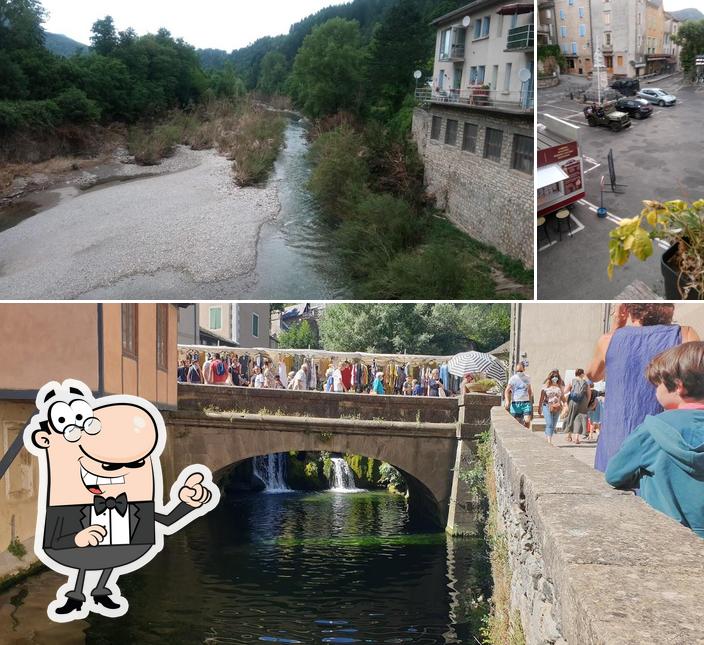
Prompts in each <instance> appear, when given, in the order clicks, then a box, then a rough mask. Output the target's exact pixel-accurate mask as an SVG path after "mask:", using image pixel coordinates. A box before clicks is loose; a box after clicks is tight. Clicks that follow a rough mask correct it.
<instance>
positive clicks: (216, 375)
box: [210, 353, 227, 385]
mask: <svg viewBox="0 0 704 645" xmlns="http://www.w3.org/2000/svg"><path fill="white" fill-rule="evenodd" d="M210 374H211V376H212V379H213V383H214V384H215V385H224V384H225V381H227V369H226V368H225V363H223V362H222V359H221V358H220V354H217V353H216V354H215V358H214V359H213V362H212V363H211V364H210Z"/></svg>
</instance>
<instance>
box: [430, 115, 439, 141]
mask: <svg viewBox="0 0 704 645" xmlns="http://www.w3.org/2000/svg"><path fill="white" fill-rule="evenodd" d="M441 129H442V119H441V118H440V117H439V116H434V117H433V124H432V125H431V126H430V138H431V139H434V140H435V141H437V140H438V139H439V138H440V130H441Z"/></svg>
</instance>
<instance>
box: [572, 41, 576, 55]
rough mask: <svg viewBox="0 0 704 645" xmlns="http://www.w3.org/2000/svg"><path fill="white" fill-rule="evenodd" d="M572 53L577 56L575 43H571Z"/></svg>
mask: <svg viewBox="0 0 704 645" xmlns="http://www.w3.org/2000/svg"><path fill="white" fill-rule="evenodd" d="M572 53H573V54H574V55H575V56H576V55H577V43H576V42H574V41H572Z"/></svg>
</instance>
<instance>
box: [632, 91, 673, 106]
mask: <svg viewBox="0 0 704 645" xmlns="http://www.w3.org/2000/svg"><path fill="white" fill-rule="evenodd" d="M636 96H637V97H639V98H641V99H645V100H646V101H649V102H650V103H655V105H659V106H661V107H662V106H665V105H674V104H675V102H676V101H677V97H676V96H672V94H668V93H667V92H666V91H665V90H661V89H660V88H659V87H649V88H648V89H645V90H641V91H640V92H638V94H636Z"/></svg>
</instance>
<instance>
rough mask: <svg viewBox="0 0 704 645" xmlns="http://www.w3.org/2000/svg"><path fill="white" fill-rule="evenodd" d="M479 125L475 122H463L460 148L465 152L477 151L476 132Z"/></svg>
mask: <svg viewBox="0 0 704 645" xmlns="http://www.w3.org/2000/svg"><path fill="white" fill-rule="evenodd" d="M478 130H479V127H478V126H477V125H476V124H475V123H465V124H464V134H463V136H462V150H464V151H465V152H476V151H477V132H478Z"/></svg>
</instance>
